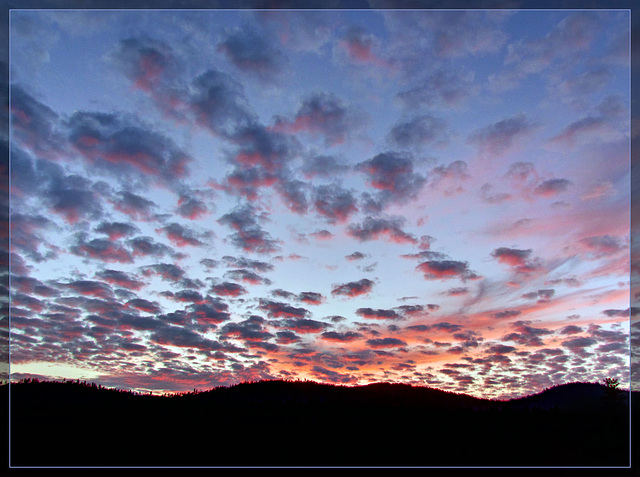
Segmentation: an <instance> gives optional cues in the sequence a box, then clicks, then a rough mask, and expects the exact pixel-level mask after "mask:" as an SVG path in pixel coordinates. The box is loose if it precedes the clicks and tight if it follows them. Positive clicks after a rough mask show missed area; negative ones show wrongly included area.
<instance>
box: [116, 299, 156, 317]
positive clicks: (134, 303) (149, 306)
mask: <svg viewBox="0 0 640 477" xmlns="http://www.w3.org/2000/svg"><path fill="white" fill-rule="evenodd" d="M125 305H126V306H127V307H130V308H135V309H136V310H139V311H144V312H145V313H152V314H154V315H155V314H158V313H160V312H161V311H162V308H160V307H159V306H158V305H157V304H156V303H152V302H150V301H149V300H145V299H143V298H134V299H133V300H129V301H128V302H127V303H126V304H125Z"/></svg>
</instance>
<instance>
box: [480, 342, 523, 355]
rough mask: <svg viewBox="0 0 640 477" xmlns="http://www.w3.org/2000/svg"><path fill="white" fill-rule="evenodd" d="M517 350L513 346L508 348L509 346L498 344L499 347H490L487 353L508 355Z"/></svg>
mask: <svg viewBox="0 0 640 477" xmlns="http://www.w3.org/2000/svg"><path fill="white" fill-rule="evenodd" d="M516 350H517V348H514V347H513V346H507V345H503V344H497V345H493V346H491V347H489V348H488V349H487V353H492V354H508V353H513V352H514V351H516Z"/></svg>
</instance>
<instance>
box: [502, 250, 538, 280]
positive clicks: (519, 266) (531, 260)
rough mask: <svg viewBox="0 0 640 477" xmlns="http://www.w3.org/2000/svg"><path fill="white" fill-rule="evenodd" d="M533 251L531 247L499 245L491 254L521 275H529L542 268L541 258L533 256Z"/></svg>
mask: <svg viewBox="0 0 640 477" xmlns="http://www.w3.org/2000/svg"><path fill="white" fill-rule="evenodd" d="M532 253H533V251H532V250H531V249H527V250H522V249H517V248H508V247H499V248H496V249H494V250H493V252H491V256H492V257H493V258H495V259H496V260H498V262H500V263H503V264H505V265H508V266H509V267H510V268H511V269H512V270H513V271H514V272H516V273H517V274H518V275H519V276H520V277H527V276H528V275H530V274H532V273H535V272H538V271H540V270H542V265H541V263H540V259H538V258H537V257H532Z"/></svg>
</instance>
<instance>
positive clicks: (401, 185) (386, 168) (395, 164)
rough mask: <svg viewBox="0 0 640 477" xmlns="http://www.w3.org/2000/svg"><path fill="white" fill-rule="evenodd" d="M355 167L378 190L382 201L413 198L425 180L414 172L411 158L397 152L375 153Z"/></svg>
mask: <svg viewBox="0 0 640 477" xmlns="http://www.w3.org/2000/svg"><path fill="white" fill-rule="evenodd" d="M356 169H357V170H359V171H362V172H364V173H365V174H366V175H367V182H368V183H369V185H371V186H372V187H373V188H374V189H377V190H378V191H379V192H378V194H379V197H380V200H381V201H382V202H383V203H387V202H393V203H403V202H406V201H407V200H408V199H412V198H414V197H415V196H416V194H417V193H418V192H419V191H420V190H421V189H422V187H423V186H424V184H425V182H426V179H425V178H424V177H423V176H421V175H420V174H417V173H415V172H414V170H413V162H412V161H411V159H409V158H408V157H407V156H405V155H402V154H400V153H397V152H384V153H381V154H377V155H376V156H374V157H373V158H371V159H369V160H368V161H364V162H361V163H359V164H358V165H357V166H356Z"/></svg>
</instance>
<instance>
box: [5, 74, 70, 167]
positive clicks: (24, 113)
mask: <svg viewBox="0 0 640 477" xmlns="http://www.w3.org/2000/svg"><path fill="white" fill-rule="evenodd" d="M11 131H12V139H13V140H14V141H17V143H19V144H20V146H21V147H22V148H25V149H27V150H30V151H32V152H33V153H34V154H37V155H38V156H40V157H49V158H55V157H57V156H58V155H59V154H61V153H63V152H64V151H65V149H66V141H65V140H64V137H63V134H62V131H61V130H60V118H59V116H58V115H57V114H56V113H55V112H54V111H53V110H52V109H51V108H49V107H48V106H46V105H45V104H44V103H42V102H40V101H38V100H37V99H35V98H34V97H33V96H31V95H30V94H29V93H27V92H26V91H25V90H24V89H23V88H22V87H20V86H18V85H12V86H11Z"/></svg>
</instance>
